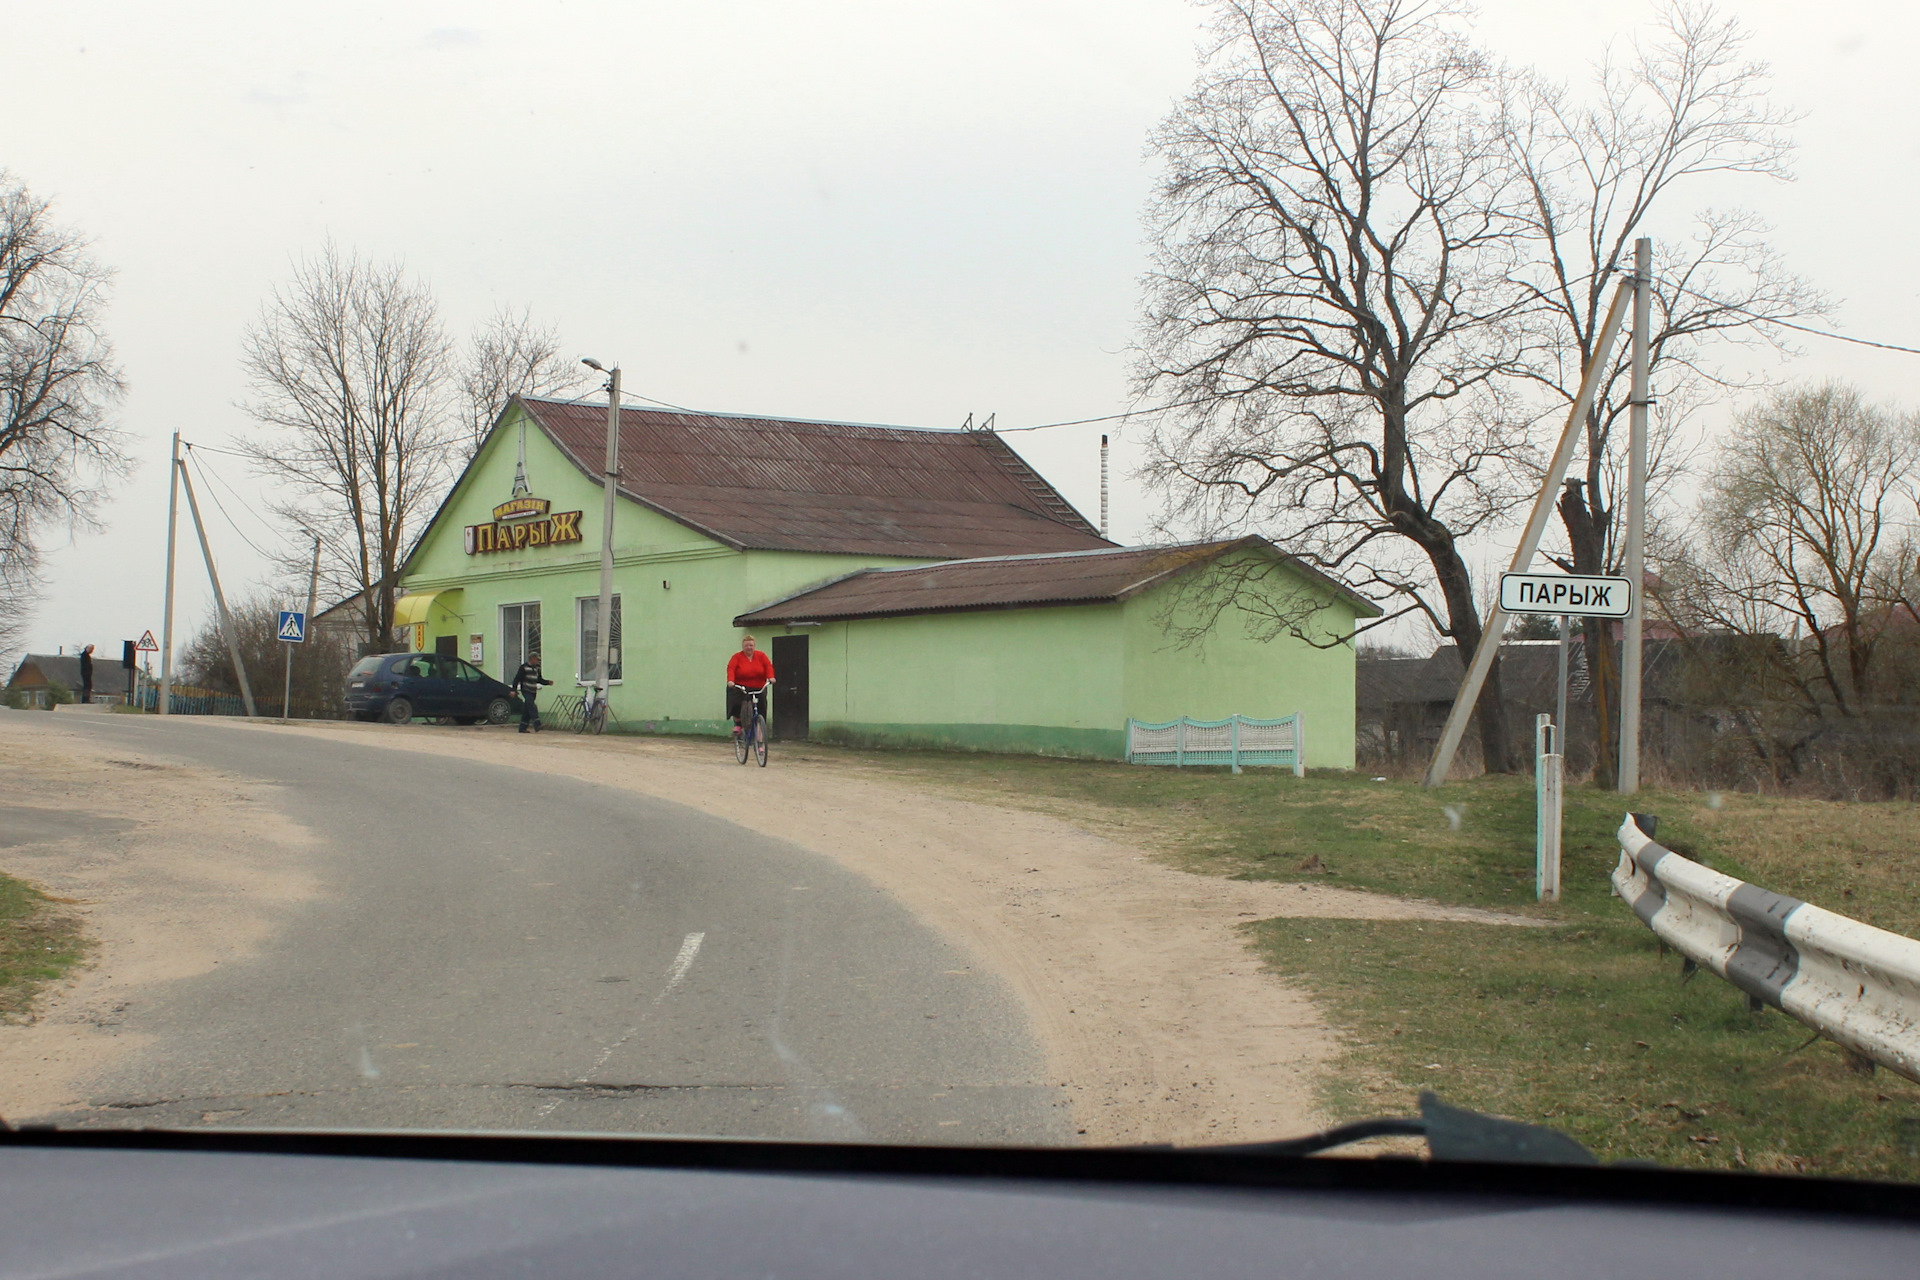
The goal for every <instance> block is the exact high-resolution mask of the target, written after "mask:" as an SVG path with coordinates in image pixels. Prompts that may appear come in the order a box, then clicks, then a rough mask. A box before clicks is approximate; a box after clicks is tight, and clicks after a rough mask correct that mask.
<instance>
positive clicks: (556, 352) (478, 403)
mask: <svg viewBox="0 0 1920 1280" xmlns="http://www.w3.org/2000/svg"><path fill="white" fill-rule="evenodd" d="M579 371H580V365H579V364H578V363H576V362H575V361H573V360H570V359H568V358H567V357H565V356H563V355H561V354H560V336H559V334H558V333H557V332H556V331H555V330H554V329H552V328H549V327H544V326H541V325H538V324H535V323H534V320H533V315H532V313H531V312H530V311H529V310H528V309H526V308H522V309H521V310H519V311H517V312H516V311H512V310H510V309H508V308H505V307H502V308H501V309H500V310H498V311H496V312H494V313H493V316H492V317H491V318H490V319H489V320H488V321H487V322H486V323H485V324H483V325H482V326H480V328H478V329H476V330H475V331H474V333H473V337H472V339H471V340H470V341H469V342H468V346H467V361H466V367H465V368H464V369H463V370H462V372H461V374H460V400H461V408H462V410H463V411H464V414H465V424H466V428H467V439H466V456H467V457H468V458H472V457H473V455H474V454H475V453H478V452H479V450H480V445H481V443H482V442H483V441H484V440H485V439H486V438H487V433H488V432H489V431H491V430H492V429H493V424H494V422H495V421H496V420H498V418H499V417H500V412H501V410H502V409H504V408H505V407H506V404H507V402H508V401H509V400H511V399H512V398H513V397H514V396H517V395H522V396H552V395H561V394H564V393H566V392H568V391H571V390H572V389H573V388H575V387H577V386H579V385H580V384H581V383H582V382H583V381H584V380H585V379H584V378H583V377H582V376H581V374H580V372H579Z"/></svg>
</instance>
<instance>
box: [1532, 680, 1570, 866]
mask: <svg viewBox="0 0 1920 1280" xmlns="http://www.w3.org/2000/svg"><path fill="white" fill-rule="evenodd" d="M1558 734H1559V729H1558V727H1557V726H1556V725H1555V724H1554V723H1553V718H1552V717H1551V716H1548V715H1547V714H1545V713H1544V712H1543V713H1541V714H1540V715H1538V716H1535V717H1534V721H1533V793H1534V820H1533V821H1534V827H1533V830H1534V846H1535V850H1536V852H1535V856H1534V870H1533V892H1534V897H1536V898H1538V899H1539V900H1540V901H1542V902H1558V901H1560V831H1561V826H1562V806H1563V805H1564V803H1565V795H1566V792H1565V787H1564V785H1563V783H1564V772H1563V766H1564V763H1565V760H1566V757H1565V756H1564V755H1562V754H1561V752H1560V750H1559V747H1560V742H1559V738H1558Z"/></svg>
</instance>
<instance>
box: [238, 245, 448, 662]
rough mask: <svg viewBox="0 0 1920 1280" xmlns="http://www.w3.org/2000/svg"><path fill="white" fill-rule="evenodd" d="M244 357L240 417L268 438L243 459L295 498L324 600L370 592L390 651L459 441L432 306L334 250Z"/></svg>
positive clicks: (424, 295) (404, 284)
mask: <svg viewBox="0 0 1920 1280" xmlns="http://www.w3.org/2000/svg"><path fill="white" fill-rule="evenodd" d="M242 353H243V354H242V360H241V363H242V367H243V368H244V369H245V371H246V374H247V378H248V381H249V383H250V385H251V387H252V390H253V393H254V398H253V399H252V400H250V401H249V402H247V403H246V404H245V405H244V406H243V408H245V410H246V412H247V413H249V414H250V415H251V416H252V417H253V418H254V419H255V420H256V421H257V422H259V423H260V424H261V425H263V426H265V427H267V428H268V429H269V432H270V434H268V435H266V436H265V437H262V438H255V439H246V440H243V441H241V442H240V444H241V447H242V448H243V449H244V450H245V451H246V453H247V455H248V456H249V457H250V458H251V459H252V460H253V463H254V466H255V468H256V469H257V470H258V471H259V472H260V473H261V474H263V475H264V476H266V477H267V478H269V479H271V480H274V481H278V482H279V483H280V484H282V485H283V486H285V490H286V491H287V492H288V493H289V494H290V495H291V496H290V497H289V498H288V499H287V500H285V501H283V502H281V503H278V504H276V505H275V506H274V508H273V509H274V510H275V511H276V513H278V514H281V515H282V516H284V517H286V518H287V519H289V520H290V521H293V522H297V523H299V524H300V525H302V526H304V527H305V528H308V529H311V530H313V531H314V533H316V534H317V535H318V536H319V537H320V538H321V540H322V556H321V576H322V580H323V582H324V583H325V585H326V589H327V591H328V592H329V593H331V594H333V595H335V596H348V595H355V594H360V593H364V594H363V595H362V597H361V598H362V601H363V604H362V623H363V626H364V642H365V643H366V644H368V645H370V646H374V647H385V645H387V644H388V643H389V642H390V638H391V634H392V630H393V601H394V580H395V576H396V574H397V572H398V569H399V566H400V562H401V560H402V558H403V557H404V555H405V553H406V551H407V549H408V547H409V545H410V542H411V538H412V535H413V533H414V529H415V525H416V523H417V522H418V521H419V520H420V519H422V518H424V517H426V516H428V515H430V514H431V502H432V500H433V499H434V498H435V497H436V496H437V495H438V493H439V491H440V488H441V486H442V484H443V482H444V481H445V479H446V476H447V474H448V461H449V455H450V453H451V452H452V448H451V446H454V445H456V444H457V443H459V435H460V429H461V428H460V423H459V422H458V421H457V419H456V417H455V415H454V413H453V412H452V411H451V409H450V406H449V404H448V395H447V383H448V375H449V372H450V368H451V356H450V351H449V344H448V341H447V336H446V332H445V330H444V328H443V327H442V326H441V323H440V317H439V312H438V308H437V307H436V305H435V303H434V300H433V296H432V294H431V293H430V292H429V291H428V290H427V288H426V286H425V285H423V284H420V283H418V282H416V281H414V280H412V279H410V278H409V277H408V275H407V272H406V268H405V267H404V266H403V265H402V264H400V263H398V262H393V263H374V262H369V261H364V260H362V259H361V258H360V257H359V256H358V255H355V254H344V253H342V252H341V251H340V250H339V249H338V248H337V247H336V246H335V245H334V244H332V243H331V242H329V243H327V244H326V245H324V246H323V247H322V248H321V250H320V252H319V253H318V254H316V255H315V256H314V257H312V258H309V259H306V260H304V261H301V262H299V263H297V264H296V265H295V267H294V272H293V278H292V279H291V280H290V281H289V282H288V283H287V285H286V286H284V287H283V288H280V289H276V290H275V291H274V293H273V296H272V298H271V300H270V301H269V302H268V303H267V304H266V306H265V307H264V308H263V309H262V311H261V315H260V318H259V319H258V320H256V321H255V322H254V323H253V324H252V325H251V326H250V327H249V328H248V330H247V334H246V338H245V342H244V345H243V348H242ZM304 554H305V553H304V550H303V551H302V552H301V553H299V556H297V557H296V560H297V559H298V558H300V557H303V556H304ZM286 567H287V568H289V569H293V568H296V567H297V564H295V563H290V564H289V565H288V566H286Z"/></svg>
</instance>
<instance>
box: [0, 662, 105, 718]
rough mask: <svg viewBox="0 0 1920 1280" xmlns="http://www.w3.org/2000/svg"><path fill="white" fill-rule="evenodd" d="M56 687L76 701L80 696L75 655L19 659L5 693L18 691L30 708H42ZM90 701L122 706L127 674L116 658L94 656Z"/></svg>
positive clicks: (78, 674)
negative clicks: (91, 698)
mask: <svg viewBox="0 0 1920 1280" xmlns="http://www.w3.org/2000/svg"><path fill="white" fill-rule="evenodd" d="M55 685H59V686H60V687H61V688H63V689H65V690H66V691H67V692H69V693H71V694H72V695H73V696H74V697H75V698H76V699H77V698H79V696H80V655H79V654H77V653H30V654H28V655H27V656H26V657H24V658H22V659H20V665H19V666H17V667H15V668H14V669H13V674H12V675H11V676H9V677H8V678H7V690H8V692H13V691H15V690H18V691H19V692H20V693H22V694H23V695H25V697H26V700H27V702H28V704H29V705H31V706H35V707H45V706H47V705H49V704H50V703H51V701H52V698H53V688H54V686H55ZM93 700H94V701H95V702H124V701H125V700H126V672H125V669H124V668H122V667H121V665H120V662H119V659H118V658H111V659H107V660H104V661H103V660H102V659H101V655H100V652H99V651H98V650H95V651H94V655H93Z"/></svg>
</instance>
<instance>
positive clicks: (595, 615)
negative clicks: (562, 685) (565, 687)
mask: <svg viewBox="0 0 1920 1280" xmlns="http://www.w3.org/2000/svg"><path fill="white" fill-rule="evenodd" d="M579 612H580V647H579V648H578V649H576V650H574V652H575V653H577V654H578V655H579V658H578V660H577V661H576V664H575V665H577V666H578V667H579V670H578V671H577V672H576V673H575V676H574V678H575V679H576V680H578V681H579V682H580V683H581V684H591V683H593V680H594V678H595V676H597V675H598V674H599V662H598V657H599V653H600V626H599V622H600V597H599V596H582V597H580V600H579ZM609 647H610V648H611V649H612V654H611V660H610V661H609V662H608V664H607V665H608V668H609V669H608V671H607V680H608V682H609V683H618V682H619V680H620V671H621V666H620V597H619V596H618V595H615V596H614V597H613V639H612V641H611V643H610V646H609Z"/></svg>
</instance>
